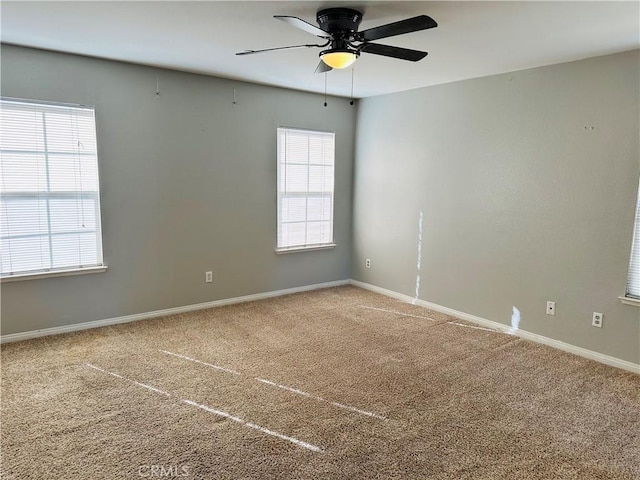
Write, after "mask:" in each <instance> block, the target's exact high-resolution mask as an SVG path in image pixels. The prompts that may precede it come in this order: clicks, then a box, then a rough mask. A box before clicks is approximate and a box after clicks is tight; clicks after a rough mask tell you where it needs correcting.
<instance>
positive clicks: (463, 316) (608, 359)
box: [351, 279, 640, 374]
mask: <svg viewBox="0 0 640 480" xmlns="http://www.w3.org/2000/svg"><path fill="white" fill-rule="evenodd" d="M351 285H353V286H356V287H360V288H364V289H365V290H371V291H372V292H376V293H380V294H381V295H385V296H387V297H391V298H396V299H398V300H401V301H403V302H406V303H411V304H414V305H419V306H421V307H425V308H428V309H430V310H434V311H436V312H440V313H444V314H446V315H451V316H452V317H455V318H459V319H460V320H466V321H468V322H471V323H475V324H477V325H481V326H483V327H487V328H491V329H493V330H497V331H499V332H502V333H505V334H511V333H510V330H511V327H510V326H509V325H505V324H503V323H499V322H494V321H493V320H487V319H485V318H482V317H477V316H475V315H471V314H469V313H465V312H460V311H458V310H454V309H452V308H448V307H443V306H442V305H438V304H436V303H431V302H427V301H425V300H420V299H416V298H413V297H410V296H409V295H404V294H402V293H398V292H394V291H392V290H387V289H386V288H382V287H378V286H376V285H371V284H369V283H365V282H360V281H358V280H353V279H352V280H351ZM513 335H515V336H517V337H520V338H523V339H525V340H530V341H532V342H536V343H541V344H543V345H547V346H549V347H553V348H557V349H558V350H562V351H564V352H568V353H573V354H574V355H579V356H581V357H585V358H588V359H590V360H594V361H596V362H600V363H604V364H605V365H609V366H612V367H617V368H621V369H623V370H628V371H630V372H633V373H637V374H640V364H636V363H633V362H628V361H627V360H622V359H620V358H617V357H612V356H610V355H605V354H603V353H598V352H594V351H593V350H588V349H586V348H582V347H578V346H575V345H571V344H570V343H565V342H561V341H560V340H554V339H553V338H549V337H544V336H542V335H538V334H537V333H531V332H527V331H526V330H517V331H516V332H515V333H513Z"/></svg>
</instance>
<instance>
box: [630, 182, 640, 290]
mask: <svg viewBox="0 0 640 480" xmlns="http://www.w3.org/2000/svg"><path fill="white" fill-rule="evenodd" d="M627 297H632V298H637V299H640V185H639V186H638V200H637V204H636V222H635V227H634V229H633V243H632V246H631V262H630V264H629V278H628V280H627Z"/></svg>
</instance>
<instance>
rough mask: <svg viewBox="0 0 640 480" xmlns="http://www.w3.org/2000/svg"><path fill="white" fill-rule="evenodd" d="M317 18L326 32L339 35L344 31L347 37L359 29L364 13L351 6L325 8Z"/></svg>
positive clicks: (319, 24)
mask: <svg viewBox="0 0 640 480" xmlns="http://www.w3.org/2000/svg"><path fill="white" fill-rule="evenodd" d="M316 20H317V21H318V26H319V27H320V29H322V30H324V31H325V32H327V33H330V34H338V35H337V36H338V37H340V36H342V35H340V34H341V33H344V34H346V35H345V36H346V37H350V36H352V35H353V34H354V33H356V32H357V31H358V27H359V26H360V22H361V21H362V13H360V12H358V11H357V10H352V9H350V8H325V9H324V10H320V11H319V12H318V14H317V16H316Z"/></svg>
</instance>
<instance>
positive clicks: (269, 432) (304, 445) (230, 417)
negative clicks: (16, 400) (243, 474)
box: [85, 363, 323, 452]
mask: <svg viewBox="0 0 640 480" xmlns="http://www.w3.org/2000/svg"><path fill="white" fill-rule="evenodd" d="M85 366H86V367H89V368H93V369H94V370H97V371H99V372H102V373H104V374H107V375H111V376H112V377H116V378H118V379H120V380H124V381H125V382H129V383H132V384H134V385H137V386H139V387H142V388H145V389H147V390H150V391H152V392H155V393H158V394H161V395H164V396H167V397H173V395H171V394H170V393H168V392H165V391H164V390H160V389H159V388H155V387H152V386H151V385H147V384H145V383H141V382H138V381H136V380H132V379H130V378H126V377H123V376H122V375H119V374H117V373H115V372H110V371H108V370H104V369H103V368H100V367H97V366H95V365H93V364H91V363H86V364H85ZM179 401H180V402H182V403H184V404H187V405H191V406H193V407H197V408H200V409H202V410H204V411H206V412H209V413H213V414H214V415H218V416H219V417H223V418H226V419H227V420H231V421H232V422H235V423H238V424H240V425H242V426H244V427H247V428H251V429H253V430H257V431H259V432H261V433H264V434H266V435H270V436H272V437H276V438H279V439H281V440H286V441H288V442H291V443H293V444H295V445H297V446H299V447H302V448H306V449H307V450H311V451H312V452H322V451H323V450H322V448H320V447H318V446H316V445H312V444H311V443H307V442H303V441H302V440H298V439H297V438H294V437H290V436H288V435H283V434H282V433H278V432H274V431H273V430H269V429H268V428H264V427H261V426H260V425H256V424H255V423H252V422H247V421H245V420H243V419H241V418H239V417H236V416H235V415H232V414H230V413H227V412H224V411H222V410H218V409H216V408H212V407H209V406H207V405H202V404H200V403H196V402H194V401H193V400H188V399H184V398H180V399H179Z"/></svg>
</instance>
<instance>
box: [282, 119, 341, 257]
mask: <svg viewBox="0 0 640 480" xmlns="http://www.w3.org/2000/svg"><path fill="white" fill-rule="evenodd" d="M334 157H335V134H333V133H328V132H314V131H309V130H297V129H292V128H278V246H277V250H276V251H278V252H286V251H291V250H299V249H310V248H322V247H332V246H334V244H333V176H334V175H333V172H334Z"/></svg>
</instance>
